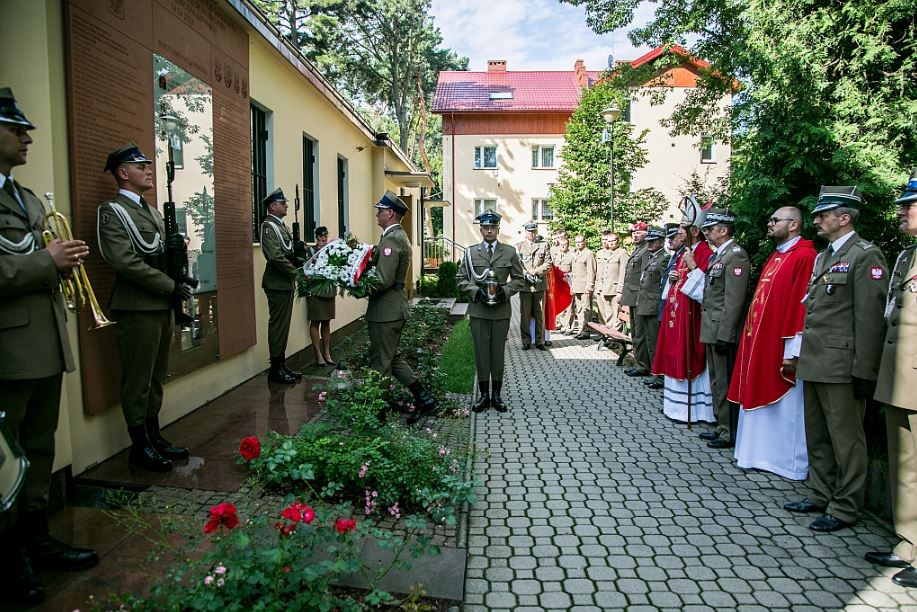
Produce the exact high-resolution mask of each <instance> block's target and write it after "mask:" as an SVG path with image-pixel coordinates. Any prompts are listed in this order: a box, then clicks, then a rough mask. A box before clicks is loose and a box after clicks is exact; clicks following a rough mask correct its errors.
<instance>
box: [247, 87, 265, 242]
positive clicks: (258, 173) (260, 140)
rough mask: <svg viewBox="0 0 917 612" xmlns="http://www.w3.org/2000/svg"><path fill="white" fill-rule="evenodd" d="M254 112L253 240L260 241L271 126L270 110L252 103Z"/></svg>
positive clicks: (252, 112)
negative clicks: (269, 120) (269, 119)
mask: <svg viewBox="0 0 917 612" xmlns="http://www.w3.org/2000/svg"><path fill="white" fill-rule="evenodd" d="M251 114H252V242H259V241H260V232H261V222H262V221H263V220H264V216H265V215H266V214H267V213H266V211H264V210H261V202H262V201H263V200H264V198H266V197H267V187H268V167H269V163H268V162H269V158H268V151H269V150H270V149H269V147H268V143H269V141H270V128H269V122H268V111H266V110H264V109H262V108H259V107H257V106H255V105H254V104H252V105H251Z"/></svg>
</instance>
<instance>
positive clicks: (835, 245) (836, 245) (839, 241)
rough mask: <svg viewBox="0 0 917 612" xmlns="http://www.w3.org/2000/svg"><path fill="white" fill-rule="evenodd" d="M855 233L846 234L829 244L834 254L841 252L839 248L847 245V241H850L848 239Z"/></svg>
mask: <svg viewBox="0 0 917 612" xmlns="http://www.w3.org/2000/svg"><path fill="white" fill-rule="evenodd" d="M854 233H856V232H847V233H846V234H844V235H843V236H841V237H840V238H838V239H837V240H835V241H834V242H832V243H831V246H832V247H833V248H834V252H835V253H837V252H838V251H840V250H841V247H842V246H844V245H845V244H847V241H848V240H850V237H851V236H853V234H854Z"/></svg>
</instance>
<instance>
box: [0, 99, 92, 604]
mask: <svg viewBox="0 0 917 612" xmlns="http://www.w3.org/2000/svg"><path fill="white" fill-rule="evenodd" d="M32 129H35V126H34V125H32V124H31V123H30V122H29V120H28V119H26V117H25V115H24V114H23V113H22V111H21V110H20V109H19V105H18V104H17V103H16V98H15V97H14V96H13V92H12V91H11V90H10V89H9V88H7V87H3V88H0V294H2V295H3V299H2V300H0V347H3V359H2V360H0V398H2V402H0V410H2V411H3V412H5V413H6V422H7V426H8V433H9V434H10V435H11V437H12V439H11V441H12V442H14V443H17V444H18V445H19V446H20V447H21V448H22V450H23V452H24V453H25V456H26V458H27V459H28V460H29V463H30V465H29V468H28V470H27V471H26V474H25V482H24V483H23V484H22V488H21V489H20V493H19V497H18V498H17V499H16V500H15V502H14V505H13V506H12V507H11V508H10V509H9V510H8V511H6V512H3V513H0V542H3V552H2V555H0V602H4V603H9V604H15V605H19V606H35V605H38V604H39V603H41V602H42V601H43V600H44V597H45V594H44V589H43V587H42V585H41V582H40V581H39V580H38V578H37V577H36V576H35V573H34V571H33V566H34V567H35V568H37V569H52V570H80V569H85V568H88V567H92V566H93V565H95V564H97V563H98V562H99V557H98V555H96V553H95V551H92V550H87V549H82V548H73V547H71V546H68V545H66V544H64V543H62V542H58V541H57V540H55V539H54V538H52V537H51V536H50V535H48V492H49V489H50V487H51V470H52V468H53V465H54V431H55V430H56V429H57V420H58V414H59V412H60V394H61V381H62V380H63V376H64V372H65V371H66V372H72V371H73V370H74V368H75V364H74V361H73V353H72V352H71V350H70V337H69V336H68V334H67V325H66V321H67V312H66V308H65V306H64V300H63V298H62V297H61V293H60V290H59V285H60V275H67V274H71V272H72V270H73V269H74V267H76V266H77V265H79V264H80V263H81V262H82V260H83V259H84V258H85V257H86V255H88V254H89V248H88V247H87V246H86V243H85V242H83V241H82V240H68V241H61V240H57V239H55V240H52V241H51V242H50V243H49V244H48V245H47V246H44V244H43V242H42V230H44V229H45V228H44V215H45V211H44V207H43V206H42V203H41V201H39V199H38V198H37V197H35V194H34V193H32V191H31V190H30V189H28V188H27V187H24V186H23V185H21V184H19V183H17V182H15V181H14V180H13V177H12V171H13V168H14V167H16V166H21V165H23V164H25V163H26V157H27V154H28V147H29V145H30V144H31V143H32V138H31V136H29V130H32Z"/></svg>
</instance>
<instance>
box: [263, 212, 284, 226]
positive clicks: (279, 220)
mask: <svg viewBox="0 0 917 612" xmlns="http://www.w3.org/2000/svg"><path fill="white" fill-rule="evenodd" d="M267 216H268V217H274V218H275V219H277V221H278V222H279V223H280V225H283V226H286V223H284V222H283V219H281V218H280V217H278V216H277V215H274V214H271V213H268V214H267Z"/></svg>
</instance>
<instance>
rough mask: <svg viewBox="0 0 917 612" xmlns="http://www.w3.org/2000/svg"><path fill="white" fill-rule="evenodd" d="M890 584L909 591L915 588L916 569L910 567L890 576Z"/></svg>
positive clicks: (916, 581) (916, 582)
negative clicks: (892, 583)
mask: <svg viewBox="0 0 917 612" xmlns="http://www.w3.org/2000/svg"><path fill="white" fill-rule="evenodd" d="M892 582H894V583H895V584H897V585H898V586H903V587H907V588H909V589H913V588H917V569H915V568H914V567H913V566H910V565H909V566H907V567H906V568H904V569H903V570H901V571H900V572H898V573H897V574H895V575H894V576H892Z"/></svg>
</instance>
